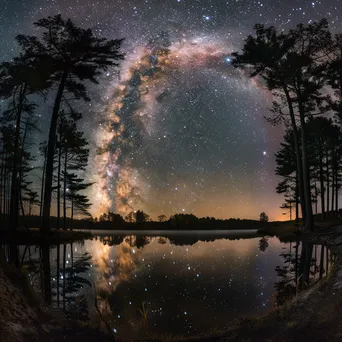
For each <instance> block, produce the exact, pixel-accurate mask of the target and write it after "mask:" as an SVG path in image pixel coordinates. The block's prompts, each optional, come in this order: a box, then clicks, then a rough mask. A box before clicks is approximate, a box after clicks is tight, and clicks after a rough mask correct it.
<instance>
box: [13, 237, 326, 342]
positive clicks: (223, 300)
mask: <svg viewBox="0 0 342 342" xmlns="http://www.w3.org/2000/svg"><path fill="white" fill-rule="evenodd" d="M93 234H94V238H93V239H91V240H85V241H84V242H79V243H73V244H68V245H60V246H58V248H57V246H43V247H42V248H39V247H34V246H30V247H28V246H20V254H21V257H20V258H21V259H22V261H23V264H24V267H25V268H26V269H27V272H28V274H29V277H30V280H31V283H32V285H33V286H34V288H35V289H36V291H43V292H44V291H45V292H46V291H48V292H49V291H50V292H51V293H50V295H51V298H52V304H53V305H54V306H58V307H60V308H62V309H64V310H65V311H66V312H67V313H68V314H69V315H70V316H73V317H75V316H76V317H77V318H78V319H85V320H86V319H89V320H90V322H91V323H92V324H93V325H97V324H99V322H100V321H101V320H100V318H99V317H100V315H99V312H100V313H101V315H102V317H103V319H104V320H105V321H106V322H107V323H108V325H109V327H110V329H111V330H112V331H113V333H115V334H117V335H118V336H119V337H121V338H127V339H134V338H153V337H160V338H163V337H164V338H165V337H167V336H168V337H170V336H178V335H182V336H184V335H186V336H187V335H197V334H200V333H209V332H215V331H218V330H221V329H224V328H225V327H228V326H229V325H231V324H232V323H234V322H236V321H237V320H239V319H243V318H246V317H251V316H257V317H259V316H262V315H265V314H266V313H268V312H270V311H272V310H273V309H274V308H275V307H276V306H277V305H280V304H282V303H283V302H284V301H285V300H286V299H287V298H289V297H290V296H292V295H294V294H295V293H296V291H298V290H299V289H301V288H303V287H306V286H308V285H309V284H311V283H313V282H315V281H317V280H318V279H319V278H321V277H323V276H324V275H325V274H326V271H327V269H328V268H329V263H330V259H331V258H332V256H331V255H330V252H329V251H328V250H327V249H325V248H324V247H323V248H321V246H313V245H308V244H304V245H303V244H302V243H299V242H298V243H297V242H293V243H283V242H281V241H279V239H277V238H268V237H263V238H261V237H255V236H256V235H255V232H254V231H243V232H229V231H226V232H223V231H219V232H212V231H211V232H182V233H180V232H139V233H137V234H135V233H132V232H129V233H128V234H125V233H124V232H118V233H115V234H114V233H112V232H108V231H107V232H106V231H102V232H93ZM42 278H45V280H43V279H42ZM49 285H51V290H49Z"/></svg>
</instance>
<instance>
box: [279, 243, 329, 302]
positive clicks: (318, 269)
mask: <svg viewBox="0 0 342 342" xmlns="http://www.w3.org/2000/svg"><path fill="white" fill-rule="evenodd" d="M324 250H326V252H327V254H326V255H325V253H324ZM329 255H330V254H329V251H328V250H327V249H326V247H324V246H314V245H313V244H312V243H308V242H301V243H300V242H296V243H295V244H294V245H293V243H290V245H289V248H288V249H285V251H284V252H283V253H281V254H280V256H281V257H282V258H283V259H284V265H283V266H277V267H276V272H277V275H278V281H277V282H276V283H275V284H274V287H275V289H276V291H277V298H276V303H277V305H281V304H283V303H284V302H285V301H286V300H287V299H288V298H290V297H292V296H294V295H296V294H297V293H298V291H301V290H303V289H305V288H307V287H309V286H310V285H312V284H313V283H314V282H315V281H317V279H316V277H317V275H319V276H318V278H319V279H321V278H322V277H323V275H325V274H326V273H327V268H328V263H329ZM318 257H319V259H318ZM324 259H326V260H325V261H326V268H325V269H324Z"/></svg>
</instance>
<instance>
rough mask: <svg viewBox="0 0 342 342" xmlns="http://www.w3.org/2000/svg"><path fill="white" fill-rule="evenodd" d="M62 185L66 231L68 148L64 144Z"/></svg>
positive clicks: (65, 227) (64, 226) (65, 226)
mask: <svg viewBox="0 0 342 342" xmlns="http://www.w3.org/2000/svg"><path fill="white" fill-rule="evenodd" d="M64 158H65V159H64V184H63V229H64V230H66V229H67V225H66V219H67V203H66V192H67V169H68V147H67V145H66V144H65V156H64Z"/></svg>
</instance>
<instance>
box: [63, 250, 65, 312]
mask: <svg viewBox="0 0 342 342" xmlns="http://www.w3.org/2000/svg"><path fill="white" fill-rule="evenodd" d="M65 264H66V244H64V245H63V310H64V311H65V289H66V286H65Z"/></svg>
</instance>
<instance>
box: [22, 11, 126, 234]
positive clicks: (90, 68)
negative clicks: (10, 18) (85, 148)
mask: <svg viewBox="0 0 342 342" xmlns="http://www.w3.org/2000/svg"><path fill="white" fill-rule="evenodd" d="M34 25H35V26H36V27H37V28H39V29H41V30H42V32H43V33H42V38H41V39H38V38H37V37H36V36H24V35H20V36H18V41H19V43H20V45H21V46H22V47H23V49H24V50H25V52H26V53H27V54H29V55H30V56H32V58H33V59H35V60H39V61H45V62H46V65H47V66H48V70H49V74H50V80H51V82H52V83H53V85H54V86H55V87H53V89H55V88H56V89H57V91H56V94H55V99H54V104H53V110H52V117H51V122H50V131H49V138H48V146H47V160H46V173H45V186H44V200H43V213H42V216H43V217H42V225H41V232H42V233H47V232H48V231H49V229H50V224H49V218H50V206H51V196H52V181H53V169H54V153H55V145H56V132H57V124H58V118H59V115H60V109H61V105H62V101H63V105H66V106H68V107H69V108H70V107H71V105H70V98H67V97H66V94H72V95H73V97H74V99H76V100H83V101H90V98H89V97H88V95H87V91H86V87H85V85H84V82H85V81H90V82H92V83H94V84H97V83H98V80H97V78H98V76H99V75H100V74H101V72H102V71H104V70H107V69H108V68H109V67H113V66H117V65H118V64H117V61H119V60H121V59H123V55H122V54H121V53H120V52H119V50H120V47H121V43H122V39H116V40H107V39H104V38H97V37H96V36H94V34H93V32H92V30H91V29H83V28H80V27H77V26H76V25H75V24H74V23H73V22H72V21H71V20H70V19H68V20H64V19H63V18H62V17H61V15H56V16H54V17H47V18H43V19H40V20H38V21H37V22H36V23H34Z"/></svg>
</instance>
